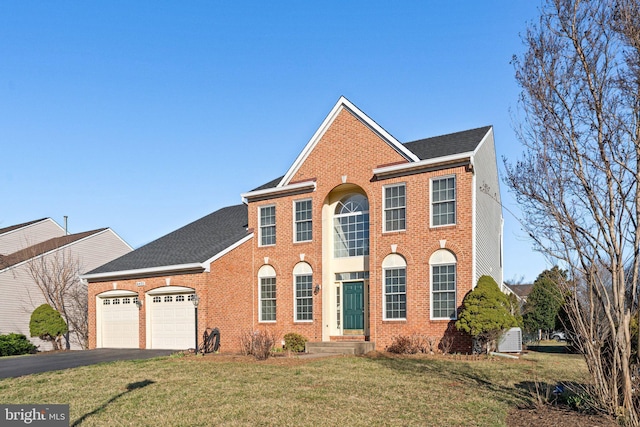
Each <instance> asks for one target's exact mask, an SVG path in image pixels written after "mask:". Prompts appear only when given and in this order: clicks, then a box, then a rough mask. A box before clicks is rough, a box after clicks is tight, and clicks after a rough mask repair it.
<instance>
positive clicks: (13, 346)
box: [0, 333, 37, 356]
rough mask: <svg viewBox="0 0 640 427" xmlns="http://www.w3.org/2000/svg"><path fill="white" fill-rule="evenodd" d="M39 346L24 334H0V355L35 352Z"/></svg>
mask: <svg viewBox="0 0 640 427" xmlns="http://www.w3.org/2000/svg"><path fill="white" fill-rule="evenodd" d="M36 349H37V347H36V346H35V345H33V344H32V343H31V341H29V339H28V338H27V337H26V336H24V335H23V334H13V333H11V334H7V335H0V356H17V355H19V354H29V353H34V352H35V351H36Z"/></svg>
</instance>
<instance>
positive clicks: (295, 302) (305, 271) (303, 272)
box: [276, 261, 314, 323]
mask: <svg viewBox="0 0 640 427" xmlns="http://www.w3.org/2000/svg"><path fill="white" fill-rule="evenodd" d="M301 264H306V266H307V267H308V269H307V268H305V267H304V266H302V265H301ZM298 266H300V269H299V270H300V271H299V272H298V273H296V268H297V267H298ZM309 270H310V271H309ZM302 276H311V297H310V298H311V319H310V320H309V319H305V320H298V296H297V295H296V285H297V283H296V279H297V278H298V277H302ZM300 299H307V298H306V297H305V298H300ZM276 307H277V305H276ZM313 308H314V304H313V269H312V268H311V265H309V263H308V262H304V261H300V262H298V263H296V265H295V266H294V267H293V323H313V318H314V311H313Z"/></svg>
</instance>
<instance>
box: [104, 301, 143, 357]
mask: <svg viewBox="0 0 640 427" xmlns="http://www.w3.org/2000/svg"><path fill="white" fill-rule="evenodd" d="M137 301H138V297H115V298H102V316H101V317H102V320H101V323H102V325H101V326H102V347H105V348H138V344H139V340H138V313H139V311H138V307H137V306H136V302H137Z"/></svg>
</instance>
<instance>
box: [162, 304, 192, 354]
mask: <svg viewBox="0 0 640 427" xmlns="http://www.w3.org/2000/svg"><path fill="white" fill-rule="evenodd" d="M194 295H195V294H170V295H155V296H153V297H152V298H151V348H162V349H170V350H186V349H188V348H193V347H194V346H195V341H196V337H195V325H196V321H195V319H196V317H195V308H194V306H193V302H192V300H193V296H194Z"/></svg>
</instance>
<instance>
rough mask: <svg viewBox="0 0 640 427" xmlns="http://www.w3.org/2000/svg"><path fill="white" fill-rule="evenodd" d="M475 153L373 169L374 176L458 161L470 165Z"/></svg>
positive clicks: (470, 152) (468, 152) (400, 172)
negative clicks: (467, 162)
mask: <svg viewBox="0 0 640 427" xmlns="http://www.w3.org/2000/svg"><path fill="white" fill-rule="evenodd" d="M473 154H474V152H473V151H467V152H465V153H459V154H451V155H449V156H442V157H436V158H433V159H426V160H420V161H417V162H414V163H401V164H398V165H391V166H382V167H379V168H375V169H373V174H374V175H376V176H379V175H389V174H394V173H398V174H402V173H403V172H409V171H411V170H413V169H420V168H424V167H429V166H436V165H439V164H446V163H451V162H456V161H462V160H469V162H470V163H473V160H472V157H473Z"/></svg>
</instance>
